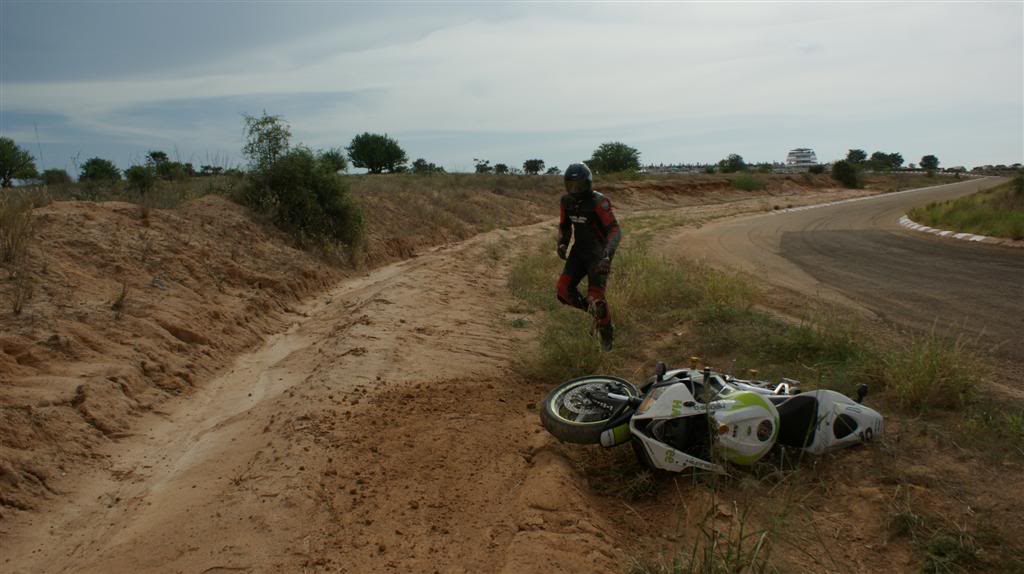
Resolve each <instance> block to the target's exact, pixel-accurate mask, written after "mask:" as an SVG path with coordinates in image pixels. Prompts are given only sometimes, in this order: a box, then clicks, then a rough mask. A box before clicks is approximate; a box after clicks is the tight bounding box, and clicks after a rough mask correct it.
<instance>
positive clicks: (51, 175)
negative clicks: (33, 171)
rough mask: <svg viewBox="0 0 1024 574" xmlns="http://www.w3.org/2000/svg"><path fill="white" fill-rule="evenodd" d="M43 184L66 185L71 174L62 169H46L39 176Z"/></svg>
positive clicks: (69, 180)
mask: <svg viewBox="0 0 1024 574" xmlns="http://www.w3.org/2000/svg"><path fill="white" fill-rule="evenodd" d="M41 178H42V180H43V184H44V185H66V184H69V183H71V176H70V175H68V172H66V171H64V170H63V169H48V170H46V171H44V172H43V173H42V176H41Z"/></svg>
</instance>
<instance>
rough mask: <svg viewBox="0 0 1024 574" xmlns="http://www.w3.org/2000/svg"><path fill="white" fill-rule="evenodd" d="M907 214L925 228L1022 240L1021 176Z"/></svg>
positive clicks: (1023, 191)
mask: <svg viewBox="0 0 1024 574" xmlns="http://www.w3.org/2000/svg"><path fill="white" fill-rule="evenodd" d="M909 216H910V218H911V219H913V220H914V221H916V222H918V223H921V224H923V225H927V226H929V227H937V228H940V229H949V230H953V231H959V232H964V233H974V234H976V235H987V236H991V237H1005V238H1009V239H1018V240H1020V239H1024V175H1018V176H1017V177H1016V178H1014V180H1013V181H1010V182H1007V183H1005V184H1003V185H1000V186H998V187H995V188H993V189H990V190H986V191H982V192H979V193H975V194H973V195H969V196H967V197H961V198H959V199H955V200H952V201H945V202H937V203H929V204H928V205H926V206H925V207H919V208H916V209H914V210H912V211H911V212H910V214H909Z"/></svg>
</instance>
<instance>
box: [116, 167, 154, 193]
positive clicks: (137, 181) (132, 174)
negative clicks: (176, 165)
mask: <svg viewBox="0 0 1024 574" xmlns="http://www.w3.org/2000/svg"><path fill="white" fill-rule="evenodd" d="M124 178H125V179H127V180H128V185H129V186H130V187H131V188H132V189H134V190H136V191H138V192H139V194H141V195H146V193H147V192H148V191H149V190H151V189H153V187H154V186H155V185H156V180H157V173H156V168H155V167H154V166H153V165H151V164H149V163H148V162H147V164H146V165H133V166H131V167H129V168H128V169H126V170H124Z"/></svg>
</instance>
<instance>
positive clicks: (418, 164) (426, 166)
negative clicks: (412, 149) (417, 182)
mask: <svg viewBox="0 0 1024 574" xmlns="http://www.w3.org/2000/svg"><path fill="white" fill-rule="evenodd" d="M412 172H413V173H415V174H417V175H431V174H435V173H444V168H443V167H441V166H439V165H434V164H433V163H431V162H427V160H425V159H423V158H419V159H417V160H416V161H414V162H412Z"/></svg>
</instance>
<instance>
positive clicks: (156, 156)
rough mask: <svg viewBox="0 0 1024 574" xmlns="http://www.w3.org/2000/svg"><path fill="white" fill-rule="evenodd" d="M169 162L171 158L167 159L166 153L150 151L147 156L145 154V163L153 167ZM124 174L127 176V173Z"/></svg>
mask: <svg viewBox="0 0 1024 574" xmlns="http://www.w3.org/2000/svg"><path fill="white" fill-rule="evenodd" d="M169 161H171V158H169V157H167V152H164V151H158V150H151V151H150V152H149V153H148V154H146V163H148V164H150V165H153V166H158V165H160V164H163V163H167V162H169ZM125 173H126V174H127V173H128V172H127V171H125ZM126 177H127V175H126Z"/></svg>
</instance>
